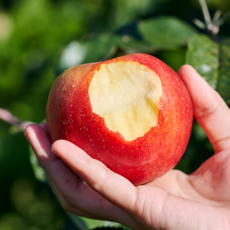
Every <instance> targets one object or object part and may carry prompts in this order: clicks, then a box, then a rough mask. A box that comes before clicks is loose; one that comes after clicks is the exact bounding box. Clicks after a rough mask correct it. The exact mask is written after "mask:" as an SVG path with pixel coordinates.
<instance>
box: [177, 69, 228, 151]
mask: <svg viewBox="0 0 230 230" xmlns="http://www.w3.org/2000/svg"><path fill="white" fill-rule="evenodd" d="M178 74H179V76H180V77H181V79H182V80H183V81H184V83H185V85H186V87H187V88H188V90H189V92H190V95H191V98H192V101H193V107H194V116H195V118H196V120H197V122H198V123H199V124H200V126H201V127H202V128H203V129H204V131H205V133H206V134H207V136H208V138H209V140H210V142H211V143H212V145H213V148H214V150H215V152H216V153H218V152H220V151H222V150H225V149H227V148H229V147H230V110H229V108H228V106H227V105H226V104H225V102H224V101H223V100H222V98H221V97H220V95H219V94H218V93H217V92H216V91H215V90H214V89H212V88H211V87H210V86H209V85H208V83H207V82H206V81H205V80H204V79H203V78H202V77H201V76H200V75H199V74H198V73H197V72H196V71H195V69H194V68H193V67H191V66H189V65H184V66H182V67H181V68H180V69H179V71H178Z"/></svg>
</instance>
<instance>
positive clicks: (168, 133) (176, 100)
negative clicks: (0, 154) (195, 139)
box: [46, 54, 193, 185]
mask: <svg viewBox="0 0 230 230" xmlns="http://www.w3.org/2000/svg"><path fill="white" fill-rule="evenodd" d="M46 118H47V124H48V130H49V134H50V137H51V140H52V142H54V141H56V140H58V139H65V140H68V141H70V142H72V143H74V144H75V145H77V146H78V147H80V148H82V149H83V150H84V151H86V153H88V154H89V155H90V156H91V157H93V158H95V159H97V160H99V161H101V162H103V163H104V164H105V165H106V166H107V167H108V168H110V169H111V170H113V171H114V172H116V173H118V174H120V175H122V176H124V177H126V178H127V179H128V180H130V181H131V182H132V183H133V184H134V185H138V184H144V183H146V182H149V181H151V180H153V179H155V178H157V177H160V176H161V175H163V174H165V173H166V172H168V171H169V170H170V169H172V168H173V167H174V166H175V165H176V164H177V163H178V161H179V160H180V159H181V157H182V155H183V153H184V151H185V149H186V146H187V143H188V140H189V137H190V133H191V127H192V122H193V106H192V102H191V99H190V95H189V93H188V91H187V89H186V87H185V86H184V84H183V82H182V81H181V79H180V78H179V76H178V75H177V74H176V73H175V72H174V71H173V70H172V69H171V68H170V67H169V66H167V65H166V64H165V63H163V62H162V61H160V60H159V59H157V58H155V57H153V56H150V55H147V54H130V55H127V56H122V57H118V58H115V59H111V60H108V61H103V62H97V63H90V64H84V65H79V66H76V67H72V68H70V69H68V70H66V71H64V72H63V73H62V74H61V75H60V76H59V77H58V78H57V79H56V81H55V82H54V84H53V86H52V89H51V91H50V95H49V98H48V103H47V110H46Z"/></svg>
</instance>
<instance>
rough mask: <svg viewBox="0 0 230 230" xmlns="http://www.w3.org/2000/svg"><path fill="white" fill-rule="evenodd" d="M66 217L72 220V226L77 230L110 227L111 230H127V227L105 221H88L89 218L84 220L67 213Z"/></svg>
mask: <svg viewBox="0 0 230 230" xmlns="http://www.w3.org/2000/svg"><path fill="white" fill-rule="evenodd" d="M67 215H68V216H69V218H70V219H71V220H72V222H73V223H74V225H75V226H76V227H77V228H78V229H79V230H86V229H94V228H98V227H101V228H103V227H111V228H113V227H114V228H123V229H128V228H127V227H124V226H123V225H121V224H119V223H116V222H112V221H105V220H96V219H90V218H85V217H80V216H77V215H74V214H71V213H68V212H67Z"/></svg>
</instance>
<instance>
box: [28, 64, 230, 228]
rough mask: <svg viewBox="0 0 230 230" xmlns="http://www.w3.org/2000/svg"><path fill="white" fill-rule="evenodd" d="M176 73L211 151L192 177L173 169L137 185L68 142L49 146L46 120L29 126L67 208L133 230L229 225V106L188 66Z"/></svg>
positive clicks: (30, 133) (78, 213) (52, 182)
mask: <svg viewBox="0 0 230 230" xmlns="http://www.w3.org/2000/svg"><path fill="white" fill-rule="evenodd" d="M178 74H179V76H180V77H181V79H182V80H183V81H184V83H185V85H186V87H187V88H188V90H189V92H190V95H191V97H192V100H193V104H194V116H195V118H196V120H197V122H198V123H199V124H200V125H201V127H202V128H203V129H204V131H205V132H206V134H207V136H208V138H209V140H210V142H211V143H212V145H213V148H214V150H215V154H214V155H213V156H212V157H211V158H209V159H208V160H207V161H206V162H204V163H203V164H202V165H201V167H200V168H199V169H198V170H197V171H196V172H194V173H193V174H191V175H186V174H184V173H182V172H180V171H177V170H171V171H170V172H168V173H167V174H166V175H164V176H162V177H160V178H158V179H156V180H155V181H152V182H150V183H147V184H145V185H140V186H137V187H135V186H134V185H132V184H131V183H130V182H129V181H128V180H126V179H125V178H123V177H122V176H120V175H117V174H115V173H113V172H112V171H110V170H109V169H108V168H106V167H105V166H104V165H103V164H102V163H101V162H99V161H97V160H94V159H92V158H91V157H90V156H88V155H87V154H86V153H85V152H84V151H83V150H81V149H79V148H78V147H76V146H75V145H73V144H72V143H70V142H67V141H64V140H58V141H56V142H55V143H53V144H52V143H51V142H50V139H49V137H48V133H47V129H46V125H45V124H40V125H39V126H37V125H30V126H28V127H27V129H26V131H25V135H26V137H27V139H28V140H29V142H30V143H31V145H32V147H33V149H34V151H35V153H36V155H37V158H38V161H39V163H40V165H41V166H42V167H43V168H44V170H45V171H46V173H47V176H48V178H49V180H50V183H51V185H52V187H53V188H54V190H55V192H56V194H57V196H58V198H59V200H60V202H61V204H62V206H63V208H64V209H65V210H66V211H68V212H71V213H74V214H77V215H80V216H85V217H89V218H96V219H106V220H111V221H116V222H120V223H122V224H123V225H126V226H127V227H129V228H131V229H137V230H144V229H170V230H173V229H175V230H180V229H181V230H186V229H189V230H193V229H194V230H198V229H205V230H206V229H207V230H212V229H215V230H216V229H221V230H225V229H226V230H227V229H230V110H229V108H228V107H227V105H226V104H225V103H224V101H223V100H222V99H221V97H220V96H219V95H218V93H216V92H215V91H214V90H213V89H212V88H211V87H210V86H209V85H208V84H207V83H206V81H205V80H203V79H202V78H201V77H200V76H199V74H198V73H197V72H196V71H195V70H194V69H193V68H192V67H191V66H188V65H185V66H182V67H181V68H180V70H179V72H178Z"/></svg>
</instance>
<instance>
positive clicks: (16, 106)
mask: <svg viewBox="0 0 230 230" xmlns="http://www.w3.org/2000/svg"><path fill="white" fill-rule="evenodd" d="M208 4H209V8H210V11H211V14H212V15H213V13H214V11H215V10H217V9H221V10H222V11H223V12H224V13H227V12H228V11H230V2H229V1H225V0H209V1H208ZM194 18H199V19H200V20H203V16H202V12H201V10H200V6H199V4H198V1H197V0H188V1H184V0H142V1H139V0H66V1H64V0H17V1H16V0H0V107H2V108H5V109H7V110H9V111H10V112H12V113H13V114H14V115H15V116H17V117H19V118H20V119H22V120H30V121H33V122H40V121H42V120H44V118H45V106H46V100H47V96H48V93H49V89H50V87H51V85H52V82H53V81H54V79H55V77H56V76H57V75H58V74H59V73H60V72H61V71H63V70H64V69H66V68H68V67H71V66H73V65H77V64H81V63H86V62H93V61H100V60H105V59H108V58H111V57H115V56H120V55H124V54H128V53H134V52H144V53H149V54H153V55H155V56H156V57H158V58H160V59H161V60H163V61H164V62H165V63H167V64H168V65H169V66H171V67H172V68H173V69H174V70H175V71H177V70H178V69H179V67H180V66H181V65H183V64H185V63H189V64H192V65H193V66H194V67H195V68H196V69H197V70H198V72H199V73H200V74H201V75H202V76H203V77H204V78H205V79H206V80H207V81H208V82H209V83H210V85H212V87H213V88H215V89H216V90H217V91H218V92H219V93H220V94H221V96H222V97H223V98H224V100H225V101H226V102H227V103H229V102H230V94H229V90H228V89H229V87H230V74H229V63H230V56H229V53H230V42H229V41H230V37H229V36H230V30H229V29H228V28H229V26H230V22H229V20H228V21H227V22H226V23H225V24H224V25H223V26H222V27H221V28H220V36H219V38H220V43H219V45H217V44H216V43H215V42H213V41H212V38H211V37H210V36H209V35H208V34H207V33H205V32H203V31H201V30H199V29H196V28H195V26H194V25H193V24H192V20H193V19H194ZM201 32H202V34H201ZM31 154H32V153H31ZM212 154H213V149H212V147H211V145H210V143H209V141H208V139H207V136H206V135H205V133H204V132H203V130H202V129H201V127H200V126H199V125H198V124H197V123H196V122H194V126H193V131H192V135H191V138H190V142H189V145H188V148H187V150H186V152H185V154H184V156H183V158H182V160H181V161H180V162H179V164H178V165H177V166H176V168H178V169H180V170H182V171H184V172H186V173H191V172H193V171H194V170H195V169H197V168H198V167H199V166H200V164H202V162H203V161H204V160H206V159H207V158H208V157H210V156H211V155H212ZM32 168H33V169H34V171H35V175H34V172H33V169H32ZM36 177H37V179H38V180H37V179H36ZM41 181H43V182H41ZM0 182H1V189H0V229H1V230H11V229H12V230H21V229H28V230H40V229H43V230H44V229H47V230H48V229H51V230H52V229H57V230H58V229H66V230H68V229H89V228H91V229H92V228H95V227H97V226H119V225H117V224H115V225H113V224H112V223H109V222H102V221H91V220H89V219H79V218H78V217H73V216H69V215H67V214H66V213H65V212H64V211H63V210H62V209H61V208H60V206H59V203H58V201H57V200H56V198H55V196H54V195H53V193H52V190H51V189H50V187H49V185H48V183H47V181H46V179H45V177H44V174H43V172H42V170H41V168H39V165H38V164H37V162H36V158H34V156H33V154H32V155H30V153H29V149H28V144H27V141H26V139H25V138H24V136H23V134H22V133H20V132H14V133H12V129H11V128H10V125H8V124H6V123H4V122H3V121H1V120H0ZM74 223H75V224H74ZM76 225H78V228H77V227H76Z"/></svg>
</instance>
